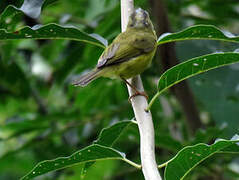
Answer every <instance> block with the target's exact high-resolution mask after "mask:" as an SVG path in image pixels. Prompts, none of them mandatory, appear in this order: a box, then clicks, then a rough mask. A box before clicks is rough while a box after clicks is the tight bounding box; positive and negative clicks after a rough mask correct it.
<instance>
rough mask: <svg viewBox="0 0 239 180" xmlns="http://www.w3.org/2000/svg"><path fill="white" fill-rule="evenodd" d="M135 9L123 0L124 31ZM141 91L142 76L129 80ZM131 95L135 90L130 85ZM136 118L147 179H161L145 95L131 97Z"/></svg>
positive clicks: (142, 161) (142, 89) (131, 3)
mask: <svg viewBox="0 0 239 180" xmlns="http://www.w3.org/2000/svg"><path fill="white" fill-rule="evenodd" d="M133 10H134V1H133V0H121V27H122V32H123V31H125V30H126V26H127V23H128V18H129V15H130V14H131V13H132V12H133ZM128 81H129V82H130V83H131V84H132V85H134V86H135V87H136V88H137V89H138V90H139V91H142V92H143V91H144V87H143V84H142V81H141V78H140V76H137V77H135V78H132V79H129V80H128ZM127 87H128V91H129V95H130V96H132V95H133V94H134V93H135V92H134V90H133V89H131V88H130V87H129V86H127ZM131 104H132V107H133V110H134V114H135V118H136V120H137V123H138V127H139V133H140V156H141V164H142V171H143V174H144V177H145V179H146V180H161V177H160V174H159V172H158V169H157V163H156V160H155V143H154V126H153V121H152V115H151V112H150V111H146V108H147V107H148V102H147V100H146V99H145V97H144V96H135V97H133V98H132V99H131Z"/></svg>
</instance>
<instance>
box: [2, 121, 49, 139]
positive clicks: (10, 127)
mask: <svg viewBox="0 0 239 180" xmlns="http://www.w3.org/2000/svg"><path fill="white" fill-rule="evenodd" d="M47 127H49V123H48V122H47V121H41V122H37V121H34V120H31V121H30V120H25V121H20V122H11V123H8V124H6V125H4V126H0V140H6V139H9V138H11V137H14V136H16V135H20V134H22V133H26V132H32V131H34V130H41V129H45V128H47Z"/></svg>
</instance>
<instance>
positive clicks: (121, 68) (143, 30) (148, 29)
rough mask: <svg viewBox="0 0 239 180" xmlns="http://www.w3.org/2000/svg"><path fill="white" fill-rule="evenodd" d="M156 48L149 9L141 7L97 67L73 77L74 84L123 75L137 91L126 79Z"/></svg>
mask: <svg viewBox="0 0 239 180" xmlns="http://www.w3.org/2000/svg"><path fill="white" fill-rule="evenodd" d="M156 49H157V36H156V33H155V30H154V26H153V23H152V22H151V20H150V17H149V14H148V12H147V11H145V10H143V9H141V8H138V9H135V10H134V11H133V13H132V14H131V15H130V16H129V20H128V24H127V28H126V31H124V32H122V33H120V34H119V35H118V36H117V37H116V38H115V39H114V40H113V41H112V43H111V44H110V45H109V46H108V47H106V48H105V50H104V51H103V53H102V54H101V56H100V58H99V60H98V63H97V65H96V67H95V68H94V69H93V70H91V71H90V72H88V73H86V74H84V75H82V76H80V77H79V78H78V79H76V80H74V81H73V85H75V86H81V87H84V86H87V85H88V84H89V83H91V82H92V81H93V80H95V79H97V78H99V77H107V78H111V79H121V80H122V81H124V82H125V83H126V84H128V85H129V86H130V87H131V88H132V89H133V90H134V91H135V94H134V95H132V96H131V97H130V98H129V99H131V98H132V97H134V96H137V95H143V96H145V97H147V95H146V94H145V93H144V92H139V91H138V90H137V88H136V87H135V86H133V85H132V84H130V83H129V82H128V81H127V79H129V78H132V77H135V76H137V75H138V74H141V73H142V72H143V71H144V70H145V69H146V68H148V67H149V66H150V64H151V62H152V59H153V56H154V55H155V52H156Z"/></svg>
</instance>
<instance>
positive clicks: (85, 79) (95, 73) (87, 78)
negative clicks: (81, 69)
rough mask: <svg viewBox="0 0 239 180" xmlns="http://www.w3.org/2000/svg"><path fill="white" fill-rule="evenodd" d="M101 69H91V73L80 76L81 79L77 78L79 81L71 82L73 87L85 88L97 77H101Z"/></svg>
mask: <svg viewBox="0 0 239 180" xmlns="http://www.w3.org/2000/svg"><path fill="white" fill-rule="evenodd" d="M100 72H101V69H97V68H95V69H93V70H92V71H90V72H88V73H86V74H84V75H82V76H81V77H79V79H76V80H75V81H73V83H72V84H73V85H75V86H81V87H84V86H87V85H88V84H89V83H90V82H91V81H93V80H95V79H97V78H98V77H100V75H101V73H100Z"/></svg>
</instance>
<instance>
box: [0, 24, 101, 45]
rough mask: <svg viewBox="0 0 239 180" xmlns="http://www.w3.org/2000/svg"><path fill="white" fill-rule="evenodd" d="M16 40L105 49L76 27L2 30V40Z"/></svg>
mask: <svg viewBox="0 0 239 180" xmlns="http://www.w3.org/2000/svg"><path fill="white" fill-rule="evenodd" d="M14 39H67V40H75V41H82V42H87V43H90V44H93V45H96V46H99V47H103V48H104V45H103V44H102V43H101V42H100V41H99V40H98V39H96V38H94V37H93V36H91V35H89V34H87V33H85V32H83V31H81V30H79V29H76V28H74V27H62V26H59V25H57V24H48V25H44V26H41V27H37V28H30V27H24V28H22V29H20V30H19V31H15V32H7V31H6V30H5V29H0V40H14Z"/></svg>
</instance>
